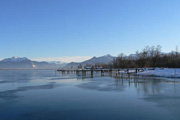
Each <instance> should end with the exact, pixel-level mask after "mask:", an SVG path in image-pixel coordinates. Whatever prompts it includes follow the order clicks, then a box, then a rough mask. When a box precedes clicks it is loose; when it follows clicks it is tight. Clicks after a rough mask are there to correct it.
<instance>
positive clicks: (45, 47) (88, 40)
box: [0, 0, 180, 58]
mask: <svg viewBox="0 0 180 120" xmlns="http://www.w3.org/2000/svg"><path fill="white" fill-rule="evenodd" d="M179 6H180V1H179V0H0V58H6V57H11V56H20V57H23V56H26V57H28V58H47V57H49V58H50V57H52V58H56V57H63V56H69V57H73V56H101V55H105V54H111V55H115V56H116V55H118V54H119V53H121V52H123V53H125V54H127V55H128V54H130V53H135V51H136V50H141V49H142V48H143V47H145V46H147V45H150V46H151V45H161V46H162V50H163V51H164V52H169V51H171V50H174V49H175V47H176V46H177V45H179V46H180V14H179V13H180V8H179Z"/></svg>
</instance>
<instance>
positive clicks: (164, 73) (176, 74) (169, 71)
mask: <svg viewBox="0 0 180 120" xmlns="http://www.w3.org/2000/svg"><path fill="white" fill-rule="evenodd" d="M137 74H138V75H147V76H160V77H173V78H180V69H175V68H165V69H159V68H156V69H155V70H148V69H145V70H144V72H138V73H137Z"/></svg>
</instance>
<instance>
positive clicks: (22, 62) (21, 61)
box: [0, 57, 63, 69]
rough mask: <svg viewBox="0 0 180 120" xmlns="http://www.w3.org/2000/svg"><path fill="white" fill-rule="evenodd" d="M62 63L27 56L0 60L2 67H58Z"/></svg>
mask: <svg viewBox="0 0 180 120" xmlns="http://www.w3.org/2000/svg"><path fill="white" fill-rule="evenodd" d="M60 67H63V65H62V64H56V63H48V62H37V61H32V60H30V59H28V58H26V57H23V58H20V57H12V58H6V59H3V60H2V61H0V69H58V68H60Z"/></svg>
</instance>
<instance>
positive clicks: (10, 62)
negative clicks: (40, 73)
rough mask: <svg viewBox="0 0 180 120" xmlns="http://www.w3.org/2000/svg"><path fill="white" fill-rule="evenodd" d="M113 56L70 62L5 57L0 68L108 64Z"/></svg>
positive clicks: (50, 67)
mask: <svg viewBox="0 0 180 120" xmlns="http://www.w3.org/2000/svg"><path fill="white" fill-rule="evenodd" d="M114 58H115V57H113V56H111V55H105V56H101V57H93V58H91V59H89V60H86V61H84V62H71V63H69V64H67V63H61V62H60V61H50V62H45V61H43V62H37V61H32V60H30V59H28V58H26V57H23V58H20V57H12V58H5V59H3V60H1V61H0V69H60V68H64V69H70V68H73V69H76V68H77V67H78V66H79V65H80V64H81V65H82V66H85V65H87V64H88V65H95V64H108V63H110V62H112V61H113V59H114Z"/></svg>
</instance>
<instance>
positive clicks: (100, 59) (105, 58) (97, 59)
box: [64, 54, 116, 69]
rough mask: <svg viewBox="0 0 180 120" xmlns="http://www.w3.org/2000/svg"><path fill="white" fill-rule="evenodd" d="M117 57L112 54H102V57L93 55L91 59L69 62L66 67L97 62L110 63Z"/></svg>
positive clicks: (74, 67)
mask: <svg viewBox="0 0 180 120" xmlns="http://www.w3.org/2000/svg"><path fill="white" fill-rule="evenodd" d="M115 58H116V57H113V56H111V55H109V54H108V55H104V56H101V57H93V58H91V59H89V60H86V61H84V62H71V63H69V64H67V65H66V66H65V67H64V69H71V68H73V69H76V68H77V67H78V66H79V65H80V64H81V65H82V66H85V65H87V64H88V65H95V64H108V63H110V62H112V61H113V60H114V59H115Z"/></svg>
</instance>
